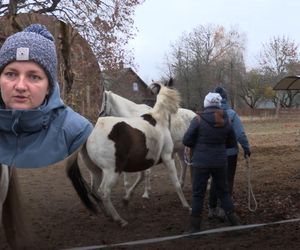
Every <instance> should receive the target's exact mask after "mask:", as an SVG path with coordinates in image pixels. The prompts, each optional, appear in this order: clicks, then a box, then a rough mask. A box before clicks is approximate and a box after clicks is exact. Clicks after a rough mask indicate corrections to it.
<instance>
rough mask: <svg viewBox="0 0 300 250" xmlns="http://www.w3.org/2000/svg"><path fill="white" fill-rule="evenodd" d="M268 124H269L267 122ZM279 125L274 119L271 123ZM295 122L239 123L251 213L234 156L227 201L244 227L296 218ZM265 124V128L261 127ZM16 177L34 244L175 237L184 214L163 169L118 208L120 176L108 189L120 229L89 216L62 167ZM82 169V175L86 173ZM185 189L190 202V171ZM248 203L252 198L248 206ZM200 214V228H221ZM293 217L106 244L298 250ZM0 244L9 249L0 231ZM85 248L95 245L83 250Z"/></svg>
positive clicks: (298, 158) (299, 214)
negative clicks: (146, 192) (245, 143)
mask: <svg viewBox="0 0 300 250" xmlns="http://www.w3.org/2000/svg"><path fill="white" fill-rule="evenodd" d="M274 123H276V124H275V125H274ZM277 123H278V124H277ZM298 125H299V122H298V123H297V122H280V123H279V122H278V121H272V122H265V121H250V122H247V123H245V127H246V131H247V133H248V136H249V140H250V143H251V145H252V156H251V164H250V165H251V184H252V188H253V193H254V195H255V198H256V200H257V204H258V207H257V210H256V211H255V212H251V211H249V209H248V174H249V172H248V169H247V168H246V167H245V162H244V160H243V157H242V155H240V157H239V163H238V170H237V175H236V182H235V187H234V190H235V191H234V201H235V205H236V210H237V213H238V215H239V216H240V218H241V221H242V223H243V224H245V225H247V224H261V223H270V222H277V221H282V220H288V219H294V218H300V145H299V138H300V135H299V129H300V128H299V127H298ZM268 126H269V127H268ZM18 174H19V179H20V183H21V187H22V191H23V194H24V198H25V201H26V204H25V205H26V212H27V216H28V218H29V219H30V222H31V225H32V228H33V231H34V233H35V235H36V237H37V238H38V239H39V240H40V241H39V243H38V245H37V246H36V249H65V248H74V247H82V249H85V247H89V246H101V245H104V244H114V243H122V242H127V241H135V240H143V239H150V238H157V237H169V236H174V235H180V234H182V232H183V231H184V229H185V227H186V223H187V219H188V212H187V211H186V210H184V209H183V208H182V206H181V203H180V201H179V199H178V197H177V195H176V193H175V191H174V189H173V187H172V185H171V182H170V180H169V177H168V175H167V172H166V170H165V169H163V168H159V167H155V168H153V170H152V175H151V186H152V190H151V197H150V200H145V199H142V198H141V195H142V192H143V187H142V186H140V187H139V188H138V190H137V192H136V194H135V196H134V197H133V199H132V200H131V203H130V204H129V205H128V206H127V207H125V206H123V203H122V195H123V194H124V190H123V186H122V185H123V182H122V178H121V179H120V181H119V183H118V186H117V187H116V188H115V189H114V191H113V202H114V204H115V206H116V208H117V210H118V211H119V213H120V214H121V216H123V218H124V219H126V220H127V221H128V222H129V225H128V226H127V227H125V228H120V227H119V225H117V224H116V223H114V222H112V221H111V220H110V219H108V218H107V217H105V215H104V214H102V213H101V214H99V215H98V216H95V215H92V214H91V213H89V212H88V211H87V210H86V209H85V208H84V207H83V205H82V204H81V202H80V201H79V198H78V197H77V195H76V193H75V191H74V190H73V188H72V186H71V183H70V181H69V180H68V179H67V177H66V173H65V169H59V168H54V167H52V168H42V169H37V170H20V171H19V172H18ZM85 174H86V173H85ZM184 193H185V196H186V198H187V200H188V201H189V202H190V201H191V185H190V179H189V176H188V177H187V179H186V185H185V186H184ZM251 204H252V205H254V204H253V203H251ZM224 226H225V225H224V224H223V223H221V222H219V221H215V220H212V221H210V220H208V219H207V209H206V208H205V212H204V216H203V230H207V229H214V228H219V227H224ZM299 248H300V222H299V221H298V222H291V223H283V224H276V225H266V226H261V227H256V228H252V229H246V230H241V231H236V232H221V233H212V234H205V235H201V236H199V237H198V238H195V239H187V238H178V239H175V240H167V241H162V242H157V243H150V244H138V245H133V246H120V247H114V248H112V249H173V250H177V249H273V250H274V249H299ZM0 249H9V248H8V246H7V243H6V240H5V237H4V233H3V230H2V229H1V230H0ZM90 249H97V248H96V247H95V248H90Z"/></svg>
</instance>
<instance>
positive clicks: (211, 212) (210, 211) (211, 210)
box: [208, 207, 217, 220]
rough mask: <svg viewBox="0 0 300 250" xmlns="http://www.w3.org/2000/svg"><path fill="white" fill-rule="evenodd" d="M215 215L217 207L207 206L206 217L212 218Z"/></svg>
mask: <svg viewBox="0 0 300 250" xmlns="http://www.w3.org/2000/svg"><path fill="white" fill-rule="evenodd" d="M216 217H217V208H216V207H209V208H208V219H210V220H211V219H213V218H216Z"/></svg>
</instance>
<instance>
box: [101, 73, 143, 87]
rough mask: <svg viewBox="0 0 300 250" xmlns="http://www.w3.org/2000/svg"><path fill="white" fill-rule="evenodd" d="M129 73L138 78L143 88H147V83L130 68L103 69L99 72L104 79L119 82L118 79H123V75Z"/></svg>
mask: <svg viewBox="0 0 300 250" xmlns="http://www.w3.org/2000/svg"><path fill="white" fill-rule="evenodd" d="M130 73H132V74H133V75H134V76H135V77H136V78H137V79H138V80H139V82H140V84H142V85H143V86H144V87H145V88H148V85H147V84H146V83H145V82H144V81H143V80H142V79H141V78H140V76H139V75H138V74H137V73H136V72H135V71H134V70H133V69H132V68H120V69H115V70H105V71H102V72H101V74H102V77H103V78H104V80H105V81H108V82H111V83H112V82H115V81H117V82H119V80H120V79H122V80H123V81H124V79H126V78H125V76H126V75H127V74H130Z"/></svg>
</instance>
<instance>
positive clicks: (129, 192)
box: [123, 171, 145, 205]
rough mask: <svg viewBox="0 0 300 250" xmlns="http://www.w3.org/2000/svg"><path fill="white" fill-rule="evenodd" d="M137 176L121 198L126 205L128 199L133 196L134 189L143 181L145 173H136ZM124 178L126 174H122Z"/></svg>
mask: <svg viewBox="0 0 300 250" xmlns="http://www.w3.org/2000/svg"><path fill="white" fill-rule="evenodd" d="M137 174H138V176H137V178H136V180H135V182H134V183H133V185H132V186H131V187H130V188H127V191H126V194H125V196H124V197H123V202H124V204H126V205H127V204H128V202H129V199H130V197H131V196H132V194H133V191H134V190H135V189H136V187H137V186H138V185H139V184H140V183H141V182H142V181H143V180H144V179H145V171H141V172H137ZM124 176H126V173H124Z"/></svg>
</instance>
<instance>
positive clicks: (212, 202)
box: [209, 155, 238, 208]
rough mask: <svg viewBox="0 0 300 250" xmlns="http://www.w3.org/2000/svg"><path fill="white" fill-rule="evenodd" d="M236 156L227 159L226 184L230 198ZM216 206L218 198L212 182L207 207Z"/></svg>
mask: <svg viewBox="0 0 300 250" xmlns="http://www.w3.org/2000/svg"><path fill="white" fill-rule="evenodd" d="M237 158H238V156H237V155H230V156H228V157H227V182H228V192H229V195H230V196H232V193H233V184H234V177H235V171H236V165H237ZM217 204H218V197H217V191H216V185H215V184H214V181H212V183H211V186H210V190H209V206H210V207H211V208H215V207H217Z"/></svg>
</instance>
